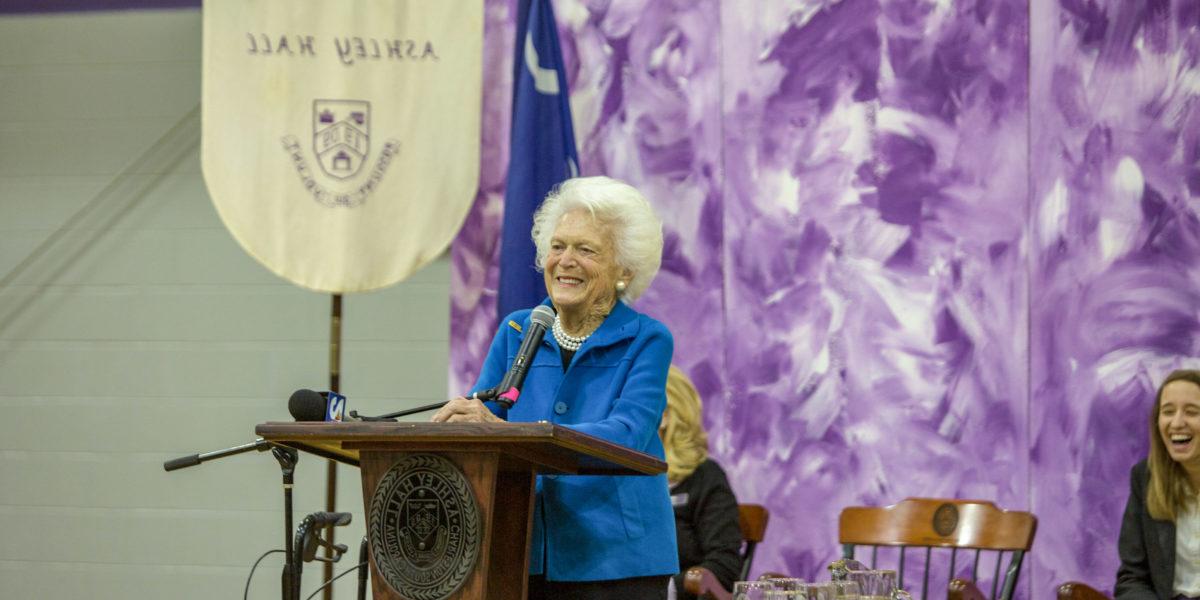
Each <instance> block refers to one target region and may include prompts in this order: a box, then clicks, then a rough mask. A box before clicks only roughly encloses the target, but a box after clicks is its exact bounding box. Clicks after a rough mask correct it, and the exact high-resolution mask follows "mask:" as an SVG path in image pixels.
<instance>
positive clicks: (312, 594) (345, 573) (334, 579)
mask: <svg viewBox="0 0 1200 600" xmlns="http://www.w3.org/2000/svg"><path fill="white" fill-rule="evenodd" d="M366 564H367V563H366V562H365V561H364V562H360V563H358V565H357V566H353V567H350V568H349V569H346V570H345V571H342V572H341V573H338V574H337V575H336V576H334V578H333V579H330V580H329V581H326V582H325V583H322V584H321V587H319V588H317V589H315V590H313V593H311V594H309V595H308V597H307V598H305V599H304V600H312V597H313V596H316V595H317V594H319V593H321V590H323V589H325V588H327V587H329V586H331V585H333V582H335V581H337V580H339V579H341V578H342V576H343V575H348V574H350V573H353V572H355V571H357V570H359V569H361V568H363V567H364V566H366Z"/></svg>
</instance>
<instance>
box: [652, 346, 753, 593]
mask: <svg viewBox="0 0 1200 600" xmlns="http://www.w3.org/2000/svg"><path fill="white" fill-rule="evenodd" d="M658 433H659V435H660V436H661V437H662V440H663V448H664V449H665V450H666V455H667V481H668V482H669V483H670V486H671V505H672V506H674V508H675V536H676V540H677V542H678V546H679V568H680V574H678V575H676V576H675V580H674V587H675V590H676V594H677V597H679V598H693V597H694V596H691V595H690V594H687V593H686V592H684V588H683V583H684V582H683V576H684V574H685V573H687V570H688V569H690V568H692V567H704V568H706V569H708V570H709V571H711V572H712V574H713V575H714V576H716V578H717V580H718V581H720V582H721V585H722V586H723V587H724V588H725V589H730V588H732V587H733V582H734V580H735V579H736V578H737V576H738V572H739V570H740V568H741V557H740V556H739V554H738V552H739V550H741V547H742V534H741V530H740V529H739V527H738V508H737V498H735V497H734V495H733V490H732V489H730V487H729V480H728V479H726V477H725V471H724V470H723V469H721V466H720V465H718V464H717V463H716V462H714V461H712V460H711V459H709V458H708V434H707V433H705V431H704V422H703V420H702V419H701V402H700V395H699V394H698V393H697V392H696V388H695V386H693V385H692V382H691V380H690V379H688V376H687V375H685V374H684V373H683V371H680V370H679V369H678V368H677V367H675V366H672V367H671V369H670V370H669V371H668V372H667V409H666V411H665V412H663V420H662V425H661V426H660V428H659V431H658Z"/></svg>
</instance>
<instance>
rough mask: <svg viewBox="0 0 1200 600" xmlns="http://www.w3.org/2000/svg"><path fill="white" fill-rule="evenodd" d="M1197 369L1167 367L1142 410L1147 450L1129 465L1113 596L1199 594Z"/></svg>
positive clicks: (1199, 386)
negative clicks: (1144, 411)
mask: <svg viewBox="0 0 1200 600" xmlns="http://www.w3.org/2000/svg"><path fill="white" fill-rule="evenodd" d="M1197 433H1200V371H1197V370H1179V371H1174V372H1172V373H1171V374H1170V375H1168V376H1167V378H1166V379H1165V380H1164V381H1163V383H1162V385H1161V386H1160V387H1159V388H1158V393H1157V394H1156V395H1155V398H1154V405H1153V407H1151V411H1150V455H1149V456H1148V457H1147V458H1146V460H1143V461H1141V462H1139V463H1138V464H1136V465H1134V467H1133V471H1132V473H1131V477H1130V491H1129V501H1128V502H1127V503H1126V505H1125V517H1124V519H1123V520H1122V522H1121V537H1120V539H1119V542H1118V551H1119V553H1120V556H1121V567H1120V569H1118V571H1117V586H1116V597H1117V599H1118V600H1122V599H1133V598H1159V599H1161V600H1168V599H1171V598H1184V599H1188V598H1198V597H1200V502H1198V491H1200V439H1197V437H1196V436H1197Z"/></svg>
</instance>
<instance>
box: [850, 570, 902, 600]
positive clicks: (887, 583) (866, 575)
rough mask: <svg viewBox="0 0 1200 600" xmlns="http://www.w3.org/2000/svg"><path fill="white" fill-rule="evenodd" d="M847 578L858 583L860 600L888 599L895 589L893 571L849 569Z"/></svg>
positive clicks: (894, 574) (894, 573)
mask: <svg viewBox="0 0 1200 600" xmlns="http://www.w3.org/2000/svg"><path fill="white" fill-rule="evenodd" d="M849 580H850V581H853V582H855V583H857V584H858V590H859V592H858V593H859V597H860V598H862V600H889V599H890V598H891V596H892V590H894V589H896V572H895V571H878V570H870V571H850V574H849Z"/></svg>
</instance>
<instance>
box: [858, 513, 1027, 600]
mask: <svg viewBox="0 0 1200 600" xmlns="http://www.w3.org/2000/svg"><path fill="white" fill-rule="evenodd" d="M1036 531H1037V517H1035V516H1033V514H1031V513H1028V512H1019V511H1006V510H1000V509H999V508H997V507H996V505H995V504H992V503H991V502H986V501H981V500H948V499H936V498H908V499H905V500H904V501H903V502H900V503H898V504H893V505H892V506H887V507H883V508H879V507H864V506H854V507H849V508H846V509H844V510H842V514H841V516H840V517H839V519H838V542H840V543H841V544H842V556H843V557H844V558H856V557H855V556H854V553H855V549H856V548H857V547H858V546H870V547H871V559H870V561H869V562H868V561H866V560H863V559H859V560H862V561H863V562H864V563H866V564H868V565H869V566H870V567H871V568H878V567H879V566H878V565H877V559H878V554H879V550H880V548H884V547H893V548H896V549H897V551H898V554H899V559H898V562H899V565H898V566H897V571H898V577H897V578H898V581H897V585H899V586H900V587H902V588H904V589H906V590H909V591H912V589H911V586H908V585H906V584H905V559H906V556H907V554H908V550H909V549H911V548H917V549H922V550H923V554H924V558H925V560H924V565H925V567H924V569H923V571H924V573H923V577H922V582H921V598H922V600H926V599H927V598H928V597H929V571H930V569H929V567H930V564H931V559H933V553H934V550H938V555H939V557H941V556H944V555H945V554H949V570H948V571H947V573H948V574H949V576H950V577H954V575H955V567H956V566H957V564H958V560H959V553H960V552H962V553H963V554H968V555H970V554H972V553H973V554H974V556H973V562H972V566H971V579H970V580H966V579H952V580H951V581H950V582H949V584H948V585H947V588H946V591H947V593H946V597H947V598H948V599H949V600H983V599H984V598H985V596H984V594H983V593H982V592H981V591H980V590H979V589H978V587H976V585H975V583H974V582H975V581H978V580H979V578H978V571H979V559H980V555H981V554H982V553H984V552H993V553H995V559H996V563H995V574H994V576H993V579H992V593H991V596H990V597H991V598H994V599H996V600H1009V599H1011V598H1012V596H1013V590H1014V589H1015V588H1016V585H1017V577H1018V576H1019V575H1020V573H1021V562H1022V561H1023V560H1024V559H1025V553H1026V552H1028V551H1029V547H1030V546H1031V545H1033V536H1034V533H1035V532H1036ZM946 550H948V552H946ZM1006 554H1007V555H1008V557H1009V561H1008V566H1007V567H1006V568H1005V569H1004V573H1003V578H1002V577H1001V572H1000V569H1001V565H1002V564H1003V562H1004V558H1005V555H1006ZM1001 580H1003V583H1002V584H1001V583H1000V582H1001Z"/></svg>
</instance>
